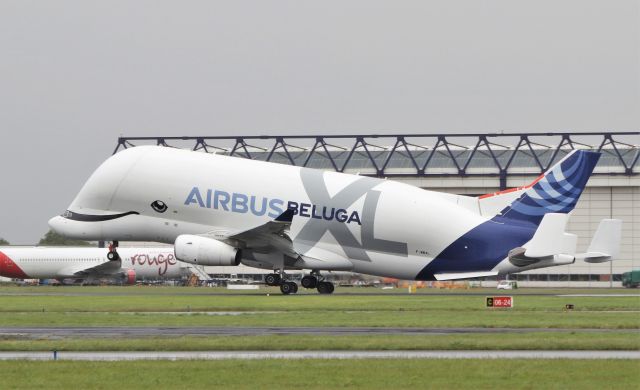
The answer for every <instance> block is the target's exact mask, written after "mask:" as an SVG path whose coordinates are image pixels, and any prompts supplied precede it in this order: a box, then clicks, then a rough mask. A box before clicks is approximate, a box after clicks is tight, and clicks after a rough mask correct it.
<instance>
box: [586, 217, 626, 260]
mask: <svg viewBox="0 0 640 390" xmlns="http://www.w3.org/2000/svg"><path fill="white" fill-rule="evenodd" d="M621 241H622V220H620V219H603V220H602V221H600V224H599V225H598V229H596V233H595V234H594V235H593V239H592V240H591V244H590V245H589V248H588V249H587V253H581V254H579V255H577V256H576V257H577V258H579V259H582V260H584V261H586V262H587V263H602V262H605V261H610V260H613V259H614V258H616V257H618V255H619V253H620V242H621Z"/></svg>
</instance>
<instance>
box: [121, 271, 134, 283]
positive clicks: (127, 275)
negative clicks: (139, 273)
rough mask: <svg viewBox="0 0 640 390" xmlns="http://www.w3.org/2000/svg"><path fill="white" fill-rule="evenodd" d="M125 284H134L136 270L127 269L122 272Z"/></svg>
mask: <svg viewBox="0 0 640 390" xmlns="http://www.w3.org/2000/svg"><path fill="white" fill-rule="evenodd" d="M122 279H123V280H124V283H125V284H136V270H134V269H128V270H126V271H125V272H124V273H123V274H122Z"/></svg>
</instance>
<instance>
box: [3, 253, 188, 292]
mask: <svg viewBox="0 0 640 390" xmlns="http://www.w3.org/2000/svg"><path fill="white" fill-rule="evenodd" d="M107 253H108V252H107V251H106V250H105V249H104V248H87V247H40V246H35V247H9V246H7V247H0V276H4V277H8V278H14V279H82V280H85V281H86V280H92V279H101V278H115V279H118V280H120V281H122V282H125V283H127V284H133V283H135V281H136V280H142V279H160V278H166V279H173V278H179V277H181V276H183V275H189V274H190V273H191V272H189V270H188V268H190V267H189V265H188V264H185V263H183V262H179V261H177V260H176V258H175V254H174V253H173V248H170V247H167V248H120V249H119V250H118V254H119V258H118V259H117V260H115V261H110V260H109V259H108V258H107Z"/></svg>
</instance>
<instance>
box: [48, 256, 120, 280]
mask: <svg viewBox="0 0 640 390" xmlns="http://www.w3.org/2000/svg"><path fill="white" fill-rule="evenodd" d="M121 268H122V262H121V261H120V260H114V261H106V262H104V263H101V264H98V265H94V266H91V267H84V268H82V267H76V268H74V269H66V270H64V271H62V272H61V274H62V275H64V276H67V275H73V276H77V277H87V276H93V275H112V274H115V273H117V272H118V271H120V269H121Z"/></svg>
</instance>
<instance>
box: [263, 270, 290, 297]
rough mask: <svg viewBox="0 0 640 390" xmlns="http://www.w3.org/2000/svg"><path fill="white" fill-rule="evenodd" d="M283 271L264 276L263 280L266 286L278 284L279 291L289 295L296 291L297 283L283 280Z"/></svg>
mask: <svg viewBox="0 0 640 390" xmlns="http://www.w3.org/2000/svg"><path fill="white" fill-rule="evenodd" d="M285 276H286V275H285V274H284V271H280V273H279V274H276V273H272V274H268V275H267V276H265V277H264V282H265V283H266V284H267V286H280V292H281V293H283V294H285V295H289V294H295V293H297V292H298V285H297V284H296V283H295V282H292V281H289V280H285Z"/></svg>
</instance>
